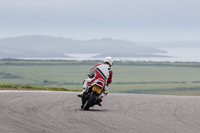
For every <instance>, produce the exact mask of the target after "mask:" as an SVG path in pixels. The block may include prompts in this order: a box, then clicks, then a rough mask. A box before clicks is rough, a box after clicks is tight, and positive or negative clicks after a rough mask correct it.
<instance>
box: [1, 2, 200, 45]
mask: <svg viewBox="0 0 200 133" xmlns="http://www.w3.org/2000/svg"><path fill="white" fill-rule="evenodd" d="M24 35H48V36H54V37H65V38H72V39H78V40H90V39H101V38H113V39H123V40H129V41H147V42H148V41H174V40H175V41H176V40H178V41H179V40H180V41H185V40H187V41H190V40H200V1H199V0H0V38H6V37H14V36H24Z"/></svg>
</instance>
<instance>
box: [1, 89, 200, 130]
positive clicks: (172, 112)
mask: <svg viewBox="0 0 200 133" xmlns="http://www.w3.org/2000/svg"><path fill="white" fill-rule="evenodd" d="M76 95H77V93H69V92H43V91H42V92H41V91H38V92H37V91H36V92H28V91H0V133H199V132H200V97H193V96H163V95H162V96H159V95H136V94H109V95H108V96H107V97H105V98H104V99H103V103H102V104H103V106H102V107H98V106H95V107H93V108H91V110H89V111H84V110H81V109H80V103H81V101H80V99H79V98H78V97H77V96H76Z"/></svg>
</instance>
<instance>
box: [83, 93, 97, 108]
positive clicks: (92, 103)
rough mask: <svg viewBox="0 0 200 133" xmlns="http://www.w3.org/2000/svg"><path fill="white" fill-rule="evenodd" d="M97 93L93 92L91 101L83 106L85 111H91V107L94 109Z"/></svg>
mask: <svg viewBox="0 0 200 133" xmlns="http://www.w3.org/2000/svg"><path fill="white" fill-rule="evenodd" d="M96 95H97V94H96V93H95V92H92V93H91V95H90V98H89V100H88V101H87V102H86V103H85V105H84V106H83V109H84V110H89V108H90V107H92V106H93V105H94V103H95V98H96Z"/></svg>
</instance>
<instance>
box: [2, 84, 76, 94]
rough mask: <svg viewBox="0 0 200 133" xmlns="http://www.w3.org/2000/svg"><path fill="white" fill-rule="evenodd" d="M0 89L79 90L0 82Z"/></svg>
mask: <svg viewBox="0 0 200 133" xmlns="http://www.w3.org/2000/svg"><path fill="white" fill-rule="evenodd" d="M0 90H45V91H75V92H78V91H80V90H70V89H67V88H64V87H44V86H29V85H9V84H0Z"/></svg>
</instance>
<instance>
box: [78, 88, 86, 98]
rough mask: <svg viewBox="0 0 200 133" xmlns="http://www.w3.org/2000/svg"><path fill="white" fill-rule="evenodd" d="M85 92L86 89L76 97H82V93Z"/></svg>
mask: <svg viewBox="0 0 200 133" xmlns="http://www.w3.org/2000/svg"><path fill="white" fill-rule="evenodd" d="M85 91H86V88H83V90H82V92H81V93H79V94H78V95H77V96H78V97H82V95H83V93H84V92H85Z"/></svg>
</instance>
